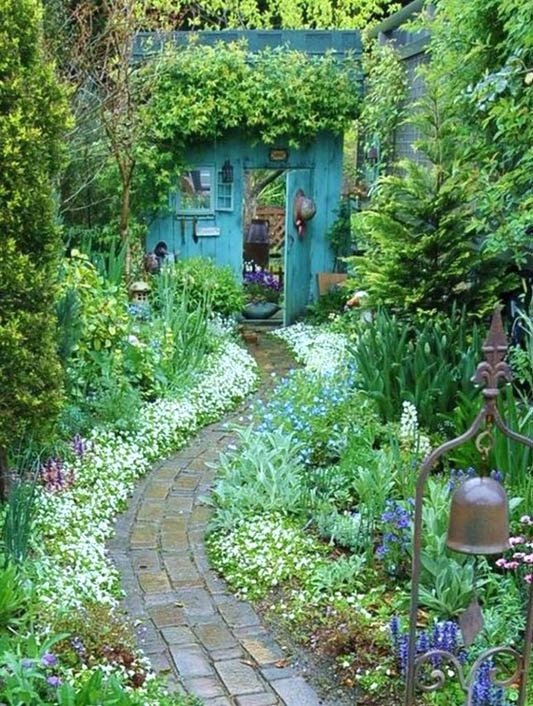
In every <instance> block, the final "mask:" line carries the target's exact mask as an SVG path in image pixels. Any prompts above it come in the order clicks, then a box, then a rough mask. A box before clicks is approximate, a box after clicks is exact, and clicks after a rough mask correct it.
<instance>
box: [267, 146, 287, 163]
mask: <svg viewBox="0 0 533 706" xmlns="http://www.w3.org/2000/svg"><path fill="white" fill-rule="evenodd" d="M268 158H269V160H270V161H271V162H286V161H287V160H288V159H289V150H288V149H287V148H286V147H275V148H274V149H272V150H269V151H268Z"/></svg>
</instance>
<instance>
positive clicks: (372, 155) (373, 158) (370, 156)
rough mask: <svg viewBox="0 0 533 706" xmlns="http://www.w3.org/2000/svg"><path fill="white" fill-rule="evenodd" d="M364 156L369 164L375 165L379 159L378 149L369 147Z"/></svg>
mask: <svg viewBox="0 0 533 706" xmlns="http://www.w3.org/2000/svg"><path fill="white" fill-rule="evenodd" d="M365 156H366V159H367V162H370V164H376V162H377V161H378V159H379V154H378V148H377V147H369V148H368V150H367V151H366V155H365Z"/></svg>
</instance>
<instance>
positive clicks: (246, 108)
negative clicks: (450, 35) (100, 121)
mask: <svg viewBox="0 0 533 706" xmlns="http://www.w3.org/2000/svg"><path fill="white" fill-rule="evenodd" d="M146 70H147V71H150V70H151V69H150V67H149V66H148V67H147V69H146ZM360 77H361V69H360V65H359V62H358V61H357V59H356V58H355V57H348V58H346V59H344V60H343V61H342V62H340V61H338V60H337V59H335V57H334V56H333V55H332V54H326V55H324V56H320V57H316V56H309V55H307V54H305V53H303V52H298V51H294V50H289V49H287V48H285V47H280V48H275V49H265V50H263V51H261V52H259V53H256V54H253V55H252V54H250V53H249V51H248V49H247V47H246V45H245V44H244V43H220V44H217V45H215V46H213V47H210V46H204V45H202V46H198V45H195V44H191V45H190V46H188V47H186V48H185V49H179V50H176V49H172V50H170V51H169V52H168V54H167V55H166V57H164V59H163V61H162V62H161V63H159V64H158V78H157V82H156V85H155V89H154V92H153V95H152V98H151V100H150V102H149V103H148V104H147V105H146V108H145V121H146V126H147V131H146V139H145V145H144V147H145V148H146V151H145V157H148V158H149V163H150V164H149V166H150V170H151V172H152V173H153V172H154V167H155V169H156V170H157V169H159V174H160V175H161V174H170V173H171V172H173V171H175V168H176V163H177V160H179V159H180V156H182V155H183V154H184V153H185V152H186V147H187V145H188V144H193V143H197V142H208V141H211V140H216V138H217V137H221V136H222V135H224V134H227V133H228V132H230V131H232V130H237V129H238V130H239V132H242V133H245V134H246V135H247V137H249V138H251V139H252V140H253V139H256V140H257V141H258V142H263V143H265V144H272V143H274V142H275V141H276V140H279V139H283V140H284V141H285V142H286V143H287V144H288V145H290V146H292V147H297V146H298V145H300V144H302V143H305V142H308V141H311V140H312V139H314V138H315V137H316V135H317V134H318V133H319V132H321V131H325V130H328V131H331V132H334V133H337V134H339V133H342V132H343V131H344V130H345V129H346V128H347V127H348V125H349V124H350V123H351V122H352V121H353V120H354V119H355V118H357V116H358V114H359V104H360V96H359V85H360Z"/></svg>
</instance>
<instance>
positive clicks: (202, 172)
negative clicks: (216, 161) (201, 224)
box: [177, 167, 214, 213]
mask: <svg viewBox="0 0 533 706" xmlns="http://www.w3.org/2000/svg"><path fill="white" fill-rule="evenodd" d="M213 172H214V169H213V167H196V168H195V169H190V170H189V171H187V172H183V174H182V175H181V176H180V178H179V190H178V203H177V210H178V212H179V213H212V212H213V210H214V198H213Z"/></svg>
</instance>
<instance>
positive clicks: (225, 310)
mask: <svg viewBox="0 0 533 706" xmlns="http://www.w3.org/2000/svg"><path fill="white" fill-rule="evenodd" d="M174 276H175V281H176V286H181V287H182V288H183V289H184V290H185V291H186V292H187V294H188V298H189V304H190V306H191V308H194V307H196V306H201V305H204V304H205V303H206V302H208V303H209V309H210V310H211V311H213V312H217V313H219V314H223V315H224V316H231V315H233V314H236V313H238V312H240V311H241V309H242V308H243V306H244V294H243V291H242V286H241V284H240V283H239V282H237V280H236V279H235V275H234V274H233V271H232V270H231V268H230V267H220V266H218V265H215V263H214V262H213V261H212V260H208V259H206V258H201V257H195V258H190V259H187V260H179V261H178V262H176V264H175V266H174Z"/></svg>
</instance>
